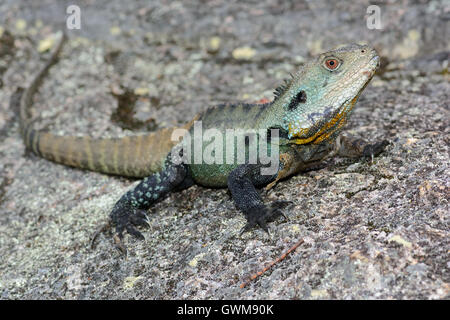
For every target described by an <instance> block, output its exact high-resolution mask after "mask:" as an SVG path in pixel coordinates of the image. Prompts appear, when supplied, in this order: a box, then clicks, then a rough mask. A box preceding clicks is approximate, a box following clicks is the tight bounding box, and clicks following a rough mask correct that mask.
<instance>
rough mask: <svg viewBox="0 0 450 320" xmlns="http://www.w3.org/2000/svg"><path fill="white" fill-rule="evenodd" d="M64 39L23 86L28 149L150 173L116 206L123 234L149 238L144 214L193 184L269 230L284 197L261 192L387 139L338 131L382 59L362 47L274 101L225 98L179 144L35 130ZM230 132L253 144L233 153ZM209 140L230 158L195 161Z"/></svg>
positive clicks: (324, 60) (158, 135)
mask: <svg viewBox="0 0 450 320" xmlns="http://www.w3.org/2000/svg"><path fill="white" fill-rule="evenodd" d="M63 41H64V39H62V40H61V42H60V43H59V45H58V47H57V48H56V50H55V51H54V53H53V54H52V56H51V58H50V61H49V62H48V63H47V64H46V65H45V67H44V68H43V69H42V70H41V71H40V72H39V73H38V75H37V76H36V77H35V78H34V79H33V81H32V83H31V85H30V86H29V87H28V89H26V90H25V92H24V95H23V97H22V100H21V106H20V113H21V116H20V124H21V133H22V136H23V138H24V141H25V144H26V146H27V147H28V148H29V149H31V150H32V151H33V152H34V153H36V154H37V155H39V156H42V157H44V158H46V159H49V160H52V161H55V162H59V163H63V164H66V165H70V166H73V167H79V168H83V169H89V170H94V171H99V172H104V173H109V174H117V175H124V176H130V177H144V179H143V180H142V181H141V182H140V183H139V184H138V185H137V186H136V187H135V188H134V189H132V190H130V191H128V192H127V193H125V194H124V195H123V196H122V197H121V198H120V199H119V201H118V202H117V203H116V204H115V206H114V208H113V210H112V211H111V214H110V217H111V220H112V222H113V223H114V224H115V226H116V231H117V233H118V235H119V238H120V239H121V238H122V237H123V232H124V231H127V232H129V233H130V234H132V235H134V236H136V237H138V238H143V236H142V234H141V233H140V232H139V231H138V230H137V229H136V227H137V226H145V225H146V224H147V216H146V214H145V210H147V209H148V208H149V207H150V206H151V205H152V204H154V203H155V202H157V201H159V200H160V199H161V198H163V197H164V196H165V195H167V194H168V193H170V192H174V191H178V190H182V189H185V188H188V187H190V186H192V185H193V184H199V185H203V186H207V187H228V188H229V190H230V191H231V194H232V197H233V200H234V202H235V204H236V206H237V208H238V209H239V210H241V211H242V212H243V213H244V214H245V216H246V218H247V221H248V222H247V225H246V226H245V227H244V229H243V231H246V230H249V229H250V228H252V227H254V226H256V225H259V226H261V227H262V228H263V229H265V230H266V231H267V224H266V222H267V221H270V220H272V219H274V218H276V217H277V216H279V215H282V214H283V213H282V211H281V209H282V207H283V203H282V202H278V201H275V202H274V203H272V204H270V205H266V204H264V202H263V200H262V198H261V196H260V194H259V193H258V191H257V188H259V187H263V186H266V187H267V188H270V187H272V186H273V185H274V184H275V183H276V182H277V181H279V180H281V179H283V178H286V177H288V176H290V175H293V174H296V173H298V172H300V171H303V170H306V169H308V168H310V167H313V166H315V165H317V163H319V162H321V161H323V160H324V159H326V158H327V157H329V156H332V155H334V154H339V155H341V156H350V157H358V156H373V155H377V154H378V153H380V152H381V151H382V150H383V149H384V147H385V146H386V145H387V142H386V141H382V142H378V143H374V144H369V143H367V142H365V141H364V140H362V139H355V138H351V137H350V138H349V137H345V136H339V133H340V132H341V130H342V128H343V126H344V125H345V123H346V121H347V119H348V118H349V116H350V114H351V112H352V109H353V107H354V105H355V103H356V101H357V99H358V97H359V95H360V94H361V92H362V90H363V89H364V88H365V87H366V85H367V84H368V83H369V81H370V80H371V78H372V77H373V75H374V73H375V71H376V69H377V67H378V65H379V57H378V55H377V53H376V52H375V50H373V49H372V48H370V47H369V46H367V45H364V46H361V45H356V44H354V45H349V46H345V47H342V48H340V49H336V50H332V51H329V52H326V53H323V54H321V55H318V56H317V57H315V58H313V59H311V60H310V61H309V62H307V63H306V64H305V65H304V66H302V67H301V68H300V70H299V71H298V72H297V73H296V74H295V75H294V76H292V79H290V80H289V81H287V82H286V83H285V84H284V85H282V86H280V87H279V88H277V89H276V91H275V99H274V101H272V102H270V103H266V104H225V105H220V106H216V107H212V108H209V109H207V110H206V111H205V112H203V113H201V114H199V115H197V116H196V117H194V119H193V120H192V121H191V122H190V123H188V124H186V125H185V126H184V127H182V129H185V131H183V132H184V134H183V135H182V140H181V142H177V141H176V140H174V139H173V136H172V135H173V134H174V133H175V128H172V129H163V130H160V131H157V132H152V133H149V134H147V135H143V136H133V137H125V138H121V139H92V138H89V137H80V138H77V137H69V136H56V135H53V134H51V133H47V132H41V131H38V130H35V129H33V128H32V124H33V121H32V120H30V119H29V118H28V109H29V108H30V107H31V105H32V96H33V94H34V93H35V92H36V91H37V89H38V87H39V84H40V82H41V81H42V78H43V77H44V75H45V74H46V73H47V71H48V69H49V68H50V67H51V65H53V64H54V63H55V62H56V59H57V55H58V52H59V51H60V49H61V46H62V43H63ZM196 123H201V128H202V130H203V132H205V131H208V130H213V132H214V133H215V134H216V135H215V136H214V137H215V138H214V139H213V140H210V141H205V140H204V138H203V136H202V135H200V136H198V135H197V136H196V132H195V130H196ZM229 129H241V130H242V131H243V132H247V131H248V130H253V136H252V139H254V141H253V140H252V141H251V139H250V138H249V137H246V138H245V139H244V140H243V141H244V144H242V145H240V146H237V145H236V144H235V143H234V144H233V145H232V148H231V149H226V147H225V146H226V145H227V143H228V142H229V141H228V140H227V130H229ZM272 132H274V134H275V136H277V137H278V139H277V140H275V142H274V141H273V140H272V139H271V138H272ZM261 133H263V134H261ZM241 135H242V133H241ZM244 135H245V133H244ZM236 137H237V138H239V135H237V136H236ZM211 141H213V142H214V143H216V142H218V143H219V146H220V148H219V149H214V156H217V157H216V158H215V159H216V160H217V159H219V160H223V161H222V162H220V161H219V162H214V163H210V162H207V161H206V160H204V159H202V160H201V161H200V162H195V161H192V160H195V159H194V158H195V156H196V155H198V154H204V153H205V151H206V150H208V148H210V147H211ZM233 141H234V138H233ZM259 142H266V143H267V149H266V150H264V152H265V153H267V154H271V156H274V157H276V159H277V160H278V161H279V165H278V167H277V168H276V170H275V171H274V172H271V173H270V174H262V172H263V171H262V169H263V168H267V167H268V165H267V163H266V162H265V163H263V162H262V161H261V160H260V156H261V155H262V154H263V153H264V152H263V150H262V149H261V145H260V144H259ZM251 143H256V145H257V147H256V149H255V150H256V155H257V161H256V162H252V161H250V160H249V159H250V154H251V151H252V149H251ZM187 144H190V145H191V146H194V148H195V146H199V149H197V150H196V151H195V150H194V151H193V152H192V151H191V152H190V153H189V154H188V155H187V154H186V153H184V152H185V149H183V147H186V145H187ZM180 147H181V149H180ZM180 150H182V151H181V152H180ZM231 151H233V152H234V153H233V152H231ZM239 152H241V153H243V154H244V155H245V157H244V159H245V161H244V162H239V161H237V154H238V153H239ZM230 153H231V154H233V157H232V159H233V161H231V162H229V161H227V160H228V158H227V155H230ZM174 155H178V156H179V157H181V158H183V157H184V158H183V159H184V161H181V162H179V161H178V162H175V161H174V159H175V158H173V156H174Z"/></svg>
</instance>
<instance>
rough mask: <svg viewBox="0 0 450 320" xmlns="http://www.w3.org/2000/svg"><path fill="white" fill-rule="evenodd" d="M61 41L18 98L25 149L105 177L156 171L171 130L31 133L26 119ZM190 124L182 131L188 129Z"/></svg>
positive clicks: (30, 121) (134, 175)
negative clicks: (98, 135)
mask: <svg viewBox="0 0 450 320" xmlns="http://www.w3.org/2000/svg"><path fill="white" fill-rule="evenodd" d="M65 40H66V36H65V34H64V33H63V35H62V37H61V40H60V42H59V43H58V45H57V46H56V48H55V50H54V51H53V53H52V54H51V57H50V60H49V61H48V62H47V63H46V64H45V66H44V67H43V68H42V69H41V70H40V71H39V72H38V73H37V75H36V76H35V77H34V78H33V80H32V82H31V84H30V85H29V86H28V88H27V89H26V90H25V91H24V93H23V95H22V98H21V101H20V131H21V134H22V138H23V140H24V143H25V145H26V147H27V148H28V149H30V150H32V151H33V152H34V153H35V154H37V155H39V156H41V157H43V158H45V159H48V160H51V161H54V162H57V163H61V164H64V165H68V166H72V167H76V168H82V169H87V170H92V171H96V172H102V173H107V174H115V175H121V176H128V177H145V176H148V175H149V174H150V173H152V172H156V171H159V170H160V169H161V167H162V165H163V162H164V159H165V158H166V156H167V154H168V153H169V152H170V150H171V149H172V147H173V146H174V145H175V144H176V142H173V141H172V140H171V135H172V132H173V131H174V130H175V128H170V129H162V130H159V131H157V132H151V133H149V134H146V135H139V136H130V137H124V138H112V139H93V138H90V137H74V136H58V135H54V134H52V133H48V132H43V131H39V130H35V129H33V126H32V124H33V122H34V121H33V120H31V119H29V116H28V110H29V108H30V107H31V105H32V102H33V101H32V100H33V95H34V94H35V93H36V91H37V90H38V88H39V86H40V84H41V83H42V80H43V78H44V76H45V75H46V74H47V72H48V70H49V69H50V67H51V66H52V65H54V64H55V63H56V62H57V60H58V55H59V52H60V51H61V49H62V46H63V43H64V41H65ZM191 123H192V122H191ZM191 123H189V124H187V125H186V126H185V127H184V128H186V129H187V128H189V126H190V125H191Z"/></svg>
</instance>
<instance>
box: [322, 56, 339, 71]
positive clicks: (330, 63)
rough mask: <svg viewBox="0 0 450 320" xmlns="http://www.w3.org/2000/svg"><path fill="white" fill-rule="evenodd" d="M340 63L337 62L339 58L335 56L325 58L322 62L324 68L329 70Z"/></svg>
mask: <svg viewBox="0 0 450 320" xmlns="http://www.w3.org/2000/svg"><path fill="white" fill-rule="evenodd" d="M340 64H341V63H340V62H339V60H338V59H335V58H329V59H326V60H325V63H324V65H325V68H327V69H328V70H330V71H333V70H336V69H337V68H338V67H339V65H340Z"/></svg>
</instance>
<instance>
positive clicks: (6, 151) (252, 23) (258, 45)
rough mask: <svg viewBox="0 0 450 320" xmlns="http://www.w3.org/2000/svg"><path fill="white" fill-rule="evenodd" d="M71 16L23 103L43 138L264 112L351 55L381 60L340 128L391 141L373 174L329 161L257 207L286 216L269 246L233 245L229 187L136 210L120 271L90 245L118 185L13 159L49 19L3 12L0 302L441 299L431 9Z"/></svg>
mask: <svg viewBox="0 0 450 320" xmlns="http://www.w3.org/2000/svg"><path fill="white" fill-rule="evenodd" d="M74 2H75V3H78V5H79V6H80V8H81V14H82V26H81V30H72V31H70V32H69V37H70V41H69V42H68V43H67V44H66V46H65V48H64V50H63V52H62V56H61V60H60V62H59V63H58V65H56V66H55V67H53V68H52V70H51V72H50V75H49V77H47V79H46V81H45V82H44V84H43V86H42V87H41V89H40V93H39V95H38V96H37V97H36V100H35V107H36V108H35V110H34V111H35V114H36V115H39V116H40V120H39V124H38V125H40V126H41V127H42V128H46V129H48V130H51V131H52V132H55V133H60V134H76V135H85V134H90V135H92V136H95V137H98V136H122V135H128V134H134V133H135V132H136V131H142V130H154V129H155V128H161V127H167V126H172V125H175V124H179V123H182V122H184V121H185V120H186V119H188V118H191V117H192V116H193V115H194V114H196V113H197V112H199V111H201V110H204V109H206V108H207V107H208V106H210V105H214V104H217V103H221V102H225V101H236V100H245V101H249V102H252V101H259V100H260V99H263V98H266V99H271V98H272V91H273V88H275V87H276V86H277V85H279V84H280V83H281V82H282V79H283V78H284V77H286V76H287V75H288V73H289V72H295V70H296V68H298V66H299V65H301V63H302V62H303V61H305V60H306V59H307V58H308V57H309V56H310V55H311V54H315V53H317V52H320V51H322V50H326V49H329V48H331V47H333V46H336V45H339V44H343V43H349V42H360V41H366V42H368V43H370V44H371V45H373V46H374V47H375V48H376V49H377V50H378V51H379V53H380V55H381V56H382V62H383V65H382V68H381V70H380V72H379V73H378V75H376V76H375V78H374V79H373V81H372V83H371V84H370V86H369V87H368V88H366V90H365V92H364V93H363V95H362V96H361V98H360V101H359V102H358V104H357V107H356V108H355V111H354V114H353V117H352V119H351V120H350V122H349V124H348V126H347V131H349V132H351V133H352V134H355V135H359V136H361V137H364V138H365V139H367V140H372V141H376V140H380V139H384V138H386V139H389V140H390V141H391V144H390V146H388V148H387V150H386V152H384V153H383V154H382V155H380V156H379V157H377V158H375V159H373V161H370V159H369V160H351V161H350V160H346V159H340V158H336V159H334V160H332V161H329V162H328V163H327V164H326V166H324V168H322V169H319V170H316V171H310V172H306V173H303V174H300V175H298V176H296V177H293V178H291V179H289V180H286V181H283V182H281V183H279V184H278V185H277V186H276V187H275V188H273V189H272V190H271V191H269V192H268V193H267V195H265V196H264V197H266V198H267V199H268V200H270V199H287V200H290V201H293V202H294V205H293V206H292V207H291V208H290V210H289V212H287V214H288V215H289V221H288V222H284V221H281V220H280V221H276V222H274V223H272V224H271V226H270V229H271V234H270V236H269V235H267V234H265V233H264V232H263V231H261V230H255V231H252V232H249V233H247V234H244V235H243V236H240V235H239V230H240V228H241V227H242V226H243V225H244V223H245V219H244V217H243V216H242V214H240V213H239V212H238V211H237V210H236V209H235V207H234V205H233V203H232V201H231V199H230V197H229V195H228V193H227V191H226V190H208V189H205V188H201V187H197V186H195V187H192V188H190V189H188V190H185V191H183V192H181V193H178V194H173V195H171V196H170V197H168V198H167V199H165V200H164V201H163V202H161V203H159V204H158V205H156V206H155V207H153V208H152V209H151V210H150V216H151V218H152V220H151V226H150V228H149V229H146V230H143V232H144V235H145V237H146V240H145V241H135V240H134V239H131V238H127V245H128V249H129V254H128V256H127V257H126V258H125V257H124V256H122V255H121V254H120V253H119V252H118V251H117V250H116V249H115V248H114V246H113V243H112V239H111V234H109V233H103V234H100V236H99V237H98V239H97V241H96V242H95V245H94V247H93V248H91V247H90V238H91V236H92V235H93V234H94V233H95V231H96V230H97V229H98V228H99V227H100V226H101V225H102V224H103V223H105V222H106V220H107V215H108V213H109V210H110V209H111V207H112V206H113V204H114V203H115V201H116V200H117V199H118V198H119V197H120V195H121V194H123V193H124V192H125V191H126V190H128V189H129V188H130V187H131V186H132V185H134V184H135V183H136V182H133V181H130V180H127V179H124V178H118V177H110V176H106V175H102V174H98V173H92V172H85V171H81V170H76V169H72V168H67V167H64V166H61V165H57V164H54V163H51V162H49V161H46V160H43V159H40V158H38V157H36V156H34V155H33V154H30V153H29V152H26V151H25V149H24V146H23V143H22V141H21V139H20V136H19V133H18V122H17V110H16V109H15V107H14V106H15V105H17V103H16V102H17V97H18V91H17V90H18V89H19V88H20V87H23V86H24V85H25V84H26V83H27V81H28V80H29V79H30V76H31V75H32V74H33V73H34V72H35V71H36V70H37V69H38V68H39V66H41V65H42V64H43V62H44V61H43V59H44V58H45V57H46V56H48V53H46V52H45V51H46V49H47V48H48V47H49V46H51V45H52V43H51V40H49V39H51V35H52V34H53V33H54V32H55V31H56V30H58V29H59V28H61V26H64V25H65V18H66V15H65V8H66V6H65V4H64V2H61V1H57V0H43V1H33V2H31V1H17V0H6V1H2V2H1V3H0V141H1V144H0V257H1V258H0V299H24V298H27V299H55V298H64V299H76V298H78V299H128V298H138V299H144V298H145V299H185V298H192V299H209V298H216V299H443V298H447V299H448V298H449V280H450V279H449V278H450V270H449V268H450V260H449V249H450V237H449V235H450V234H449V205H448V200H449V163H450V162H449V131H450V130H449V128H450V114H449V102H450V84H449V73H448V64H449V59H450V54H449V52H450V51H449V50H450V45H449V42H448V40H444V39H450V35H449V34H448V32H449V20H450V7H449V5H448V2H446V1H429V2H427V1H402V2H399V3H397V2H393V1H387V2H386V3H385V4H380V5H379V6H380V9H381V19H382V20H381V21H382V29H381V30H370V29H368V28H367V26H366V20H365V15H366V9H367V7H368V6H369V4H370V3H369V2H368V1H357V2H352V3H350V2H327V1H305V2H304V1H295V4H290V2H287V1H282V0H278V1H276V0H263V1H258V2H252V4H249V3H246V2H237V1H236V2H234V1H231V2H230V1H222V0H217V1H194V0H193V1H186V2H185V1H179V2H169V3H166V1H163V0H155V1H151V2H148V1H133V2H123V1H118V0H117V1H107V0H102V1H95V4H94V2H89V4H85V2H84V1H71V4H72V3H74ZM39 51H42V52H39ZM120 97H122V98H123V99H120ZM130 101H131V102H132V103H131V102H130ZM127 102H128V103H131V104H133V103H134V106H133V105H132V106H129V105H128V104H127ZM122 108H125V111H124V110H123V109H122ZM127 108H130V109H127ZM120 112H122V113H120ZM130 112H131V114H132V116H129V114H130ZM132 112H134V115H133V113H132ZM114 114H115V115H116V116H114ZM123 114H128V116H123ZM117 115H119V116H117ZM120 115H122V116H120ZM124 117H125V119H123V118H124ZM114 120H116V121H114ZM122 120H123V121H122ZM301 238H302V239H304V243H303V244H302V245H301V246H300V247H299V248H297V249H296V250H295V251H294V252H292V253H291V254H290V255H289V256H288V257H287V258H286V259H285V260H283V261H282V262H281V263H279V264H277V265H275V266H274V267H273V268H272V269H271V270H269V271H268V272H266V273H265V274H264V275H263V276H261V277H260V278H258V279H257V280H256V281H253V282H251V283H250V285H248V286H247V287H245V288H244V289H241V288H240V287H239V285H240V284H241V283H242V282H244V281H245V280H247V279H248V278H249V277H250V275H252V274H254V273H256V272H257V271H259V270H261V269H262V268H263V267H264V266H265V265H266V264H267V263H269V262H270V261H272V260H275V259H276V258H277V257H279V256H280V255H281V254H282V253H283V252H285V251H286V250H288V249H289V247H291V246H292V245H293V244H294V243H296V242H297V241H298V240H299V239H301Z"/></svg>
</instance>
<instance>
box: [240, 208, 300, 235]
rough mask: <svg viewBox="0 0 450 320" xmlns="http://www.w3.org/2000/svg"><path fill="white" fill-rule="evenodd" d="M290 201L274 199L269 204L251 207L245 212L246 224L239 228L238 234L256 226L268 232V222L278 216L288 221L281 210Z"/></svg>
mask: <svg viewBox="0 0 450 320" xmlns="http://www.w3.org/2000/svg"><path fill="white" fill-rule="evenodd" d="M291 203H292V202H291V201H284V200H279V201H274V202H273V203H272V204H271V205H270V206H268V207H267V206H263V207H255V208H251V209H250V210H248V211H247V212H246V217H247V224H246V225H245V226H244V227H243V228H242V229H241V231H240V234H241V235H242V234H243V233H245V232H247V231H250V230H251V229H253V228H254V227H256V226H259V227H260V228H261V229H263V230H264V231H265V232H267V233H268V234H269V227H268V225H267V223H268V222H272V221H274V220H275V219H277V218H278V217H280V216H282V217H283V218H284V219H285V221H288V218H287V216H286V215H285V214H284V212H283V210H282V209H283V208H285V207H286V206H288V205H289V204H291Z"/></svg>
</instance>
